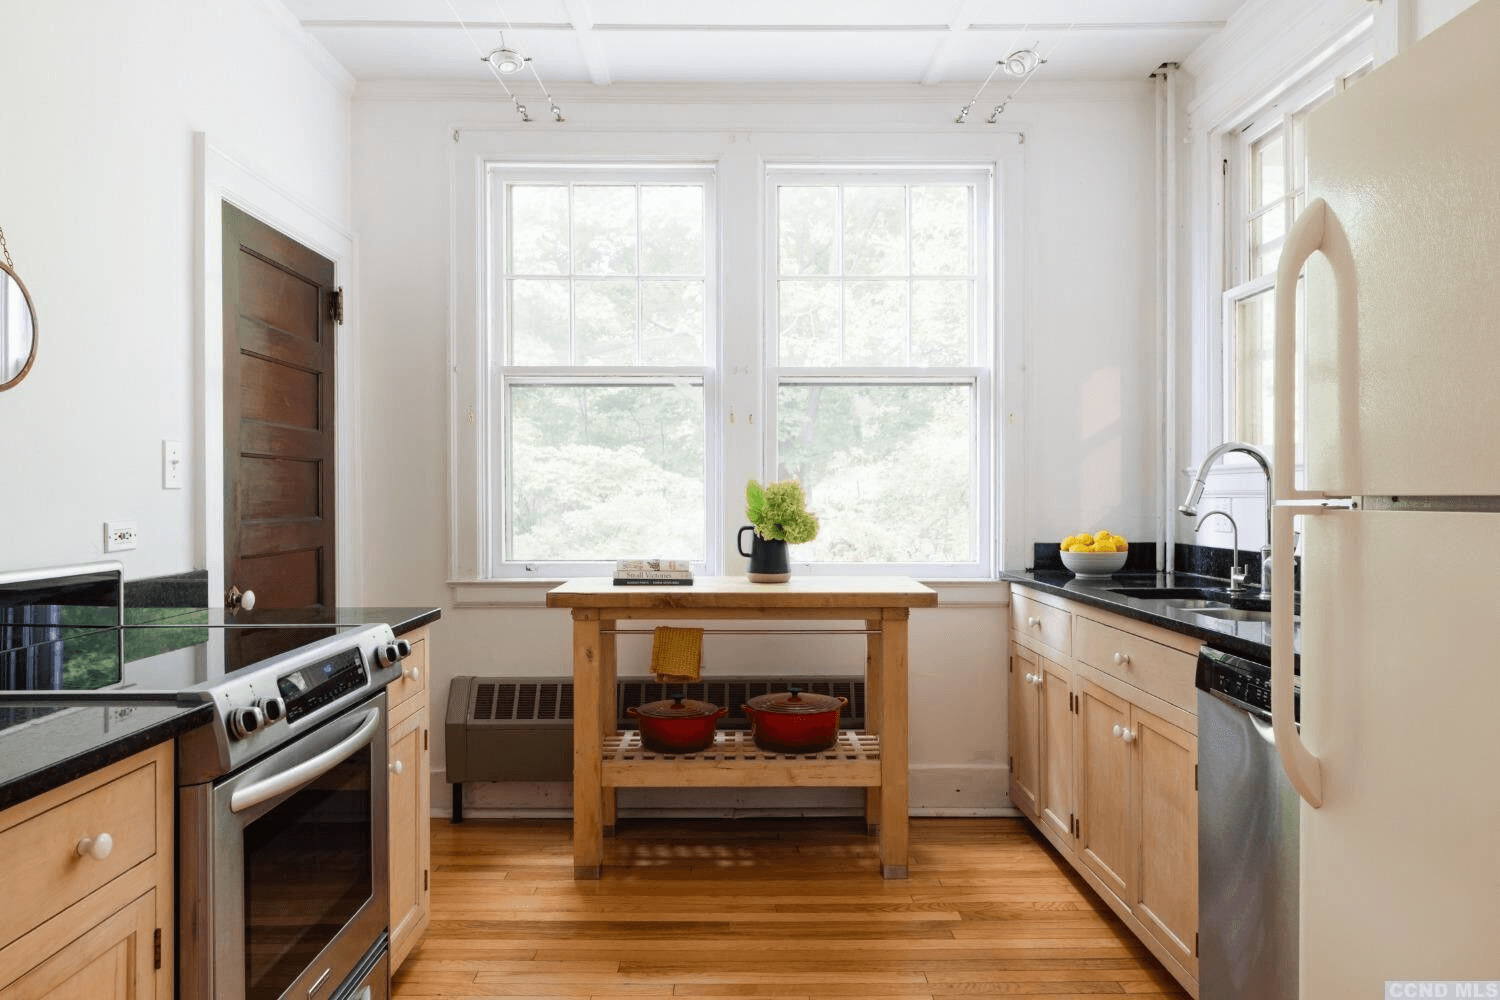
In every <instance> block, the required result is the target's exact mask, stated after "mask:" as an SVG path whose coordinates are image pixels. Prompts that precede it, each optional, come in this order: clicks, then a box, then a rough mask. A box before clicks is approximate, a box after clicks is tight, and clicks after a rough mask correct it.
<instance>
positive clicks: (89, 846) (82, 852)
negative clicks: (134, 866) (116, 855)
mask: <svg viewBox="0 0 1500 1000" xmlns="http://www.w3.org/2000/svg"><path fill="white" fill-rule="evenodd" d="M114 849H115V838H113V837H111V836H110V835H109V834H107V833H101V834H99V836H97V837H84V838H83V839H82V840H80V841H79V842H78V856H79V857H80V858H94V859H95V860H98V861H103V860H104V859H105V858H107V857H109V852H110V851H113V850H114Z"/></svg>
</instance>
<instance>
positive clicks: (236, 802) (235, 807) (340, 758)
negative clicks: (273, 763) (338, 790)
mask: <svg viewBox="0 0 1500 1000" xmlns="http://www.w3.org/2000/svg"><path fill="white" fill-rule="evenodd" d="M379 725H380V709H379V708H373V709H371V710H370V711H369V712H367V713H366V714H365V719H364V721H363V722H361V723H360V724H359V728H358V729H356V730H354V732H353V733H352V734H351V735H350V736H348V737H346V738H345V739H343V740H341V741H339V742H338V743H337V744H335V745H334V746H331V747H329V748H328V749H327V750H324V751H323V752H322V753H320V754H318V755H317V756H316V757H313V758H311V759H309V760H305V761H303V762H302V763H300V764H298V765H297V766H296V767H290V768H287V769H286V770H285V771H282V772H281V773H280V774H278V775H276V776H275V777H271V778H267V779H266V780H264V781H257V782H256V783H255V784H253V785H246V786H245V787H244V788H240V789H236V790H235V792H234V794H233V795H231V796H230V797H229V811H230V812H236V813H238V812H244V811H245V810H246V809H254V808H255V807H256V806H258V805H260V804H261V803H262V802H266V801H269V800H271V799H274V798H275V797H276V796H278V795H280V794H282V793H283V792H289V791H291V790H292V789H294V788H296V787H298V786H299V785H305V784H307V783H308V782H310V781H312V780H313V779H315V778H318V777H321V776H322V775H324V774H326V773H328V772H329V771H331V770H333V769H334V768H335V767H337V766H339V765H340V764H342V763H343V762H344V761H346V760H348V759H349V758H350V757H352V756H354V755H355V754H356V753H358V752H359V751H360V750H361V749H362V748H363V747H365V746H366V745H368V744H369V742H370V740H372V739H374V737H375V730H376V728H377V727H378V726H379Z"/></svg>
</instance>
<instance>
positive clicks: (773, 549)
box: [735, 524, 792, 583]
mask: <svg viewBox="0 0 1500 1000" xmlns="http://www.w3.org/2000/svg"><path fill="white" fill-rule="evenodd" d="M747 531H748V532H750V551H749V552H746V551H745V532H747ZM735 541H736V543H737V545H738V547H739V550H740V555H742V556H744V557H745V558H747V559H749V560H750V570H749V572H747V573H746V574H745V575H746V576H747V577H749V578H750V582H751V583H786V582H787V581H788V580H790V579H791V578H792V564H791V562H790V561H789V560H788V559H787V554H786V542H784V541H782V540H781V539H779V538H762V537H760V534H759V533H758V532H757V531H756V530H755V528H754V527H753V526H752V525H749V524H747V525H745V526H744V527H743V528H741V529H740V535H739V538H737V539H736V540H735Z"/></svg>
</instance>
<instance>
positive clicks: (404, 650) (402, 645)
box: [396, 639, 411, 660]
mask: <svg viewBox="0 0 1500 1000" xmlns="http://www.w3.org/2000/svg"><path fill="white" fill-rule="evenodd" d="M410 655H411V643H409V642H407V641H406V640H405V639H397V640H396V657H397V659H401V660H404V659H406V658H407V657H408V656H410Z"/></svg>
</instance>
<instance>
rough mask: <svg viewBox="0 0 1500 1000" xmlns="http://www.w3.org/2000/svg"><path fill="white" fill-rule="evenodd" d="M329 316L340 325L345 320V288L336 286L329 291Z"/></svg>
mask: <svg viewBox="0 0 1500 1000" xmlns="http://www.w3.org/2000/svg"><path fill="white" fill-rule="evenodd" d="M328 318H329V319H331V320H333V321H334V322H335V323H337V324H339V325H343V322H344V290H343V288H335V289H333V291H331V292H329V293H328Z"/></svg>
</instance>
